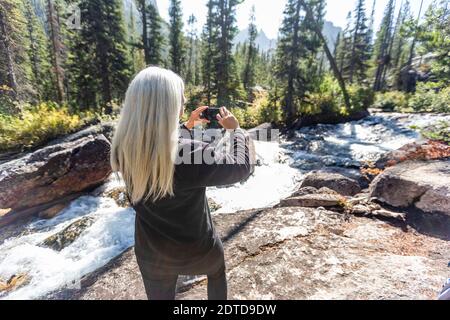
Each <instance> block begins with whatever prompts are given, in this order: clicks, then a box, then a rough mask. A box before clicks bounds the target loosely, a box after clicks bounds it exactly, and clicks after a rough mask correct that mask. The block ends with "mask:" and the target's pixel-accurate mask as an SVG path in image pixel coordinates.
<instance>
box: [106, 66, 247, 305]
mask: <svg viewBox="0 0 450 320" xmlns="http://www.w3.org/2000/svg"><path fill="white" fill-rule="evenodd" d="M184 103H185V98H184V83H183V81H182V79H181V78H180V77H179V76H178V75H176V74H175V73H173V72H171V71H169V70H165V69H162V68H158V67H149V68H147V69H145V70H143V71H141V72H140V73H139V74H138V75H137V76H136V77H135V78H134V79H133V81H132V82H131V84H130V86H129V88H128V90H127V93H126V98H125V103H124V107H123V110H122V113H121V116H120V121H119V124H118V127H117V130H116V132H115V134H114V139H113V144H112V150H111V165H112V168H113V171H114V172H116V173H120V175H121V176H122V178H123V180H124V182H125V185H126V187H127V193H128V196H129V198H130V201H131V203H132V205H133V208H134V209H135V210H136V231H135V242H136V244H135V254H136V258H137V261H138V265H139V268H140V271H141V274H142V278H143V280H144V285H145V290H146V293H147V296H148V298H149V299H154V300H172V299H175V292H176V283H177V279H178V276H179V275H207V276H208V298H209V299H211V300H225V299H226V298H227V282H226V275H225V261H224V251H223V246H222V242H221V240H220V238H219V237H218V236H217V234H216V231H215V229H214V225H213V222H212V220H211V214H210V209H209V206H208V201H207V199H206V187H209V186H220V185H230V184H234V183H237V182H239V181H241V180H244V179H246V178H247V177H249V175H250V174H251V173H252V172H253V168H254V166H253V161H252V160H251V159H252V155H251V154H250V152H249V150H250V149H249V146H250V143H251V140H250V138H249V136H248V134H247V133H246V132H245V131H244V130H242V129H240V128H239V123H238V121H237V119H236V117H235V116H234V115H233V114H232V113H231V112H230V111H228V110H227V109H226V108H224V107H223V108H221V109H220V114H218V115H217V120H218V122H219V123H220V125H221V126H222V127H223V128H224V129H227V130H228V131H230V134H231V135H230V136H229V139H231V146H232V148H230V149H232V152H221V153H219V152H215V151H216V150H215V145H212V144H207V143H204V142H202V141H198V140H194V139H193V134H192V131H191V130H192V129H193V128H194V126H195V125H196V124H198V123H205V122H207V120H205V119H202V118H201V114H202V113H203V112H204V111H205V110H206V109H207V108H208V107H201V108H198V109H197V110H195V111H194V112H193V113H192V115H191V116H190V119H189V121H188V122H187V123H185V124H183V125H180V118H181V116H182V115H183V113H184ZM181 132H188V133H189V135H188V136H187V138H186V137H185V135H183V137H181ZM205 154H213V155H214V161H213V162H212V163H211V161H208V164H207V163H206V161H204V160H203V158H204V155H205ZM179 159H183V161H177V160H179ZM186 159H187V160H186Z"/></svg>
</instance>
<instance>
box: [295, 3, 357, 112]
mask: <svg viewBox="0 0 450 320" xmlns="http://www.w3.org/2000/svg"><path fill="white" fill-rule="evenodd" d="M299 1H300V2H301V4H302V6H303V7H304V8H305V11H306V14H307V15H308V16H309V17H310V18H311V20H312V21H313V22H314V24H313V28H314V31H315V32H316V34H317V36H318V37H319V39H320V41H322V43H323V49H324V50H325V54H326V55H327V58H328V61H329V62H330V65H331V69H332V70H333V73H334V76H335V77H336V79H337V80H338V82H339V86H340V87H341V90H342V95H343V96H344V102H345V106H346V108H347V110H350V109H351V108H352V105H351V103H350V96H349V95H348V92H347V88H346V86H345V81H344V78H342V74H341V73H340V72H339V69H338V66H337V64H336V61H335V60H334V58H333V54H332V53H331V51H330V48H328V44H327V41H326V39H325V37H324V36H323V34H322V30H321V28H320V26H319V25H318V24H317V22H316V20H315V19H314V15H313V14H312V12H311V9H310V8H309V7H308V5H307V4H306V3H305V1H304V0H299Z"/></svg>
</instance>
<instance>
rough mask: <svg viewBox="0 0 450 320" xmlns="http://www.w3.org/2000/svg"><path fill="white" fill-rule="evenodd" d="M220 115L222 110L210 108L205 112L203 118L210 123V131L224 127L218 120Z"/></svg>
mask: <svg viewBox="0 0 450 320" xmlns="http://www.w3.org/2000/svg"><path fill="white" fill-rule="evenodd" d="M218 114H220V108H217V107H209V108H208V109H206V110H205V111H203V113H202V115H201V118H202V119H206V120H208V121H209V123H208V126H207V127H208V128H209V129H221V128H222V127H221V126H220V124H219V121H218V120H217V115H218Z"/></svg>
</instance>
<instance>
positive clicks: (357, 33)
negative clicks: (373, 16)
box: [348, 0, 370, 83]
mask: <svg viewBox="0 0 450 320" xmlns="http://www.w3.org/2000/svg"><path fill="white" fill-rule="evenodd" d="M366 23H367V18H366V12H365V1H364V0H358V2H357V5H356V8H355V24H354V27H353V30H352V43H351V53H350V61H349V66H348V69H349V70H348V72H349V81H350V83H352V82H353V79H354V77H355V76H356V79H357V80H358V81H360V80H362V79H364V78H365V76H366V72H367V68H368V61H369V58H370V56H369V50H370V43H369V42H368V40H369V39H368V36H367V33H368V27H367V24H366Z"/></svg>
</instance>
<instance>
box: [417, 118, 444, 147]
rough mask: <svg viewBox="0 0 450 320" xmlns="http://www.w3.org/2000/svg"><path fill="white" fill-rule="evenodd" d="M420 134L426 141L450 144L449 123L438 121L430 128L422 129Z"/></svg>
mask: <svg viewBox="0 0 450 320" xmlns="http://www.w3.org/2000/svg"><path fill="white" fill-rule="evenodd" d="M421 132H422V135H423V136H424V137H426V138H428V139H431V140H437V141H442V142H445V143H447V144H450V123H448V122H446V121H440V122H439V123H437V124H435V125H433V126H431V127H426V128H423V129H422V130H421Z"/></svg>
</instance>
